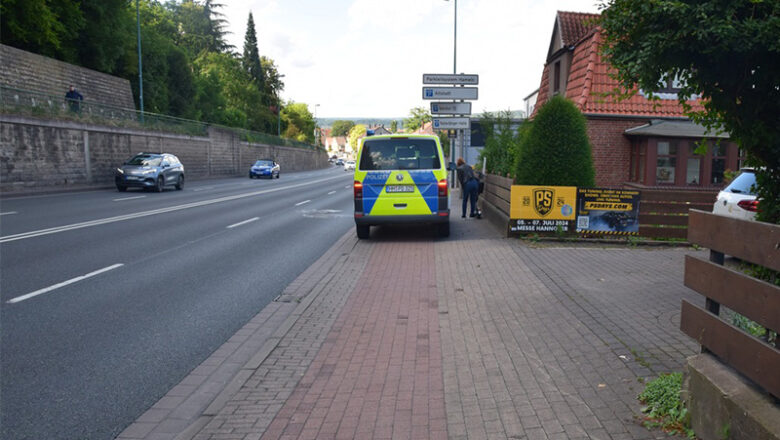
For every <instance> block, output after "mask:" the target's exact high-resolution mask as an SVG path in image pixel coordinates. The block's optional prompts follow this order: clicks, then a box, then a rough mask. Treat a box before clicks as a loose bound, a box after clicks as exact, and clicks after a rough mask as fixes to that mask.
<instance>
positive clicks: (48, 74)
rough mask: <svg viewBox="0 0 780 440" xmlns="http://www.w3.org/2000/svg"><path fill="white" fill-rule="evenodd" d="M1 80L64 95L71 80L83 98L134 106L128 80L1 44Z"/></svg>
mask: <svg viewBox="0 0 780 440" xmlns="http://www.w3.org/2000/svg"><path fill="white" fill-rule="evenodd" d="M0 84H2V85H5V86H8V87H13V88H15V89H23V90H32V91H37V92H40V93H46V94H49V95H54V96H61V97H62V98H63V99H65V93H66V92H67V91H68V87H70V85H71V84H73V85H74V86H76V90H78V91H79V92H81V94H82V95H84V101H85V102H94V103H98V104H104V105H112V106H114V107H120V108H129V109H134V108H135V104H134V102H133V91H132V89H131V88H130V81H128V80H126V79H122V78H119V77H116V76H112V75H108V74H105V73H101V72H98V71H95V70H91V69H86V68H84V67H79V66H75V65H73V64H68V63H65V62H62V61H58V60H55V59H53V58H48V57H45V56H42V55H37V54H34V53H32V52H27V51H24V50H20V49H16V48H14V47H11V46H5V45H2V44H0Z"/></svg>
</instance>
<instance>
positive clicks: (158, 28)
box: [0, 0, 314, 144]
mask: <svg viewBox="0 0 780 440" xmlns="http://www.w3.org/2000/svg"><path fill="white" fill-rule="evenodd" d="M135 6H136V3H135V2H129V1H127V0H58V1H55V2H52V1H49V0H4V1H3V2H2V3H0V37H1V38H2V41H3V44H7V45H10V46H13V47H16V48H19V49H23V50H26V51H30V52H33V53H37V54H41V55H45V56H48V57H52V58H56V59H59V60H62V61H65V62H68V63H72V64H76V65H79V66H83V67H86V68H89V69H93V70H97V71H99V72H103V73H108V74H111V75H115V76H118V77H121V78H126V79H128V80H129V81H130V84H131V86H132V89H133V95H134V98H135V99H136V106H137V107H140V105H139V102H138V94H139V78H138V53H137V50H138V46H137V34H136V30H137V27H136V7H135ZM224 6H225V5H224V4H222V3H219V2H217V1H214V0H183V1H172V0H168V1H157V0H140V1H139V13H140V23H141V26H140V29H141V47H142V65H143V82H144V84H143V89H144V111H145V112H152V113H157V114H161V115H169V116H175V117H178V118H185V119H189V120H195V121H199V122H207V123H212V124H220V125H226V126H229V127H235V128H242V129H247V130H254V131H258V132H261V133H267V134H273V135H276V134H277V131H281V133H282V135H283V136H285V137H287V138H289V139H293V140H296V141H300V142H307V143H309V144H313V143H314V134H313V133H314V130H313V129H312V128H313V124H314V119H313V118H312V117H311V114H310V113H309V111H308V109H306V110H305V111H302V110H301V109H300V106H302V105H303V106H305V105H304V104H296V103H294V102H289V103H284V102H282V101H281V99H280V98H279V94H280V92H281V91H282V90H283V89H284V83H283V82H282V80H281V78H282V76H283V75H281V74H280V73H279V71H278V69H277V66H276V64H275V62H274V60H273V59H271V58H269V57H266V56H262V55H260V53H261V50H259V49H262V29H261V33H260V36H261V38H258V33H257V30H256V28H255V22H254V19H253V17H252V15H251V14H250V15H249V16H248V17H247V27H246V33H245V37H244V45H243V47H242V48H235V47H233V46H231V45H230V44H228V43H227V41H226V34H227V30H226V27H227V20H226V19H225V16H224V14H223V13H222V12H221V10H222V8H223V7H224ZM258 46H259V47H258ZM75 85H76V88H77V89H78V88H83V87H84V86H83V85H80V84H75ZM63 93H64V91H63Z"/></svg>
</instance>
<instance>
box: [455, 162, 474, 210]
mask: <svg viewBox="0 0 780 440" xmlns="http://www.w3.org/2000/svg"><path fill="white" fill-rule="evenodd" d="M456 164H457V165H458V182H460V187H461V190H462V191H463V210H462V211H461V213H462V214H461V217H462V218H466V205H467V204H468V202H469V200H470V201H471V211H470V213H469V217H476V216H477V213H478V212H479V211H478V210H477V194H478V191H479V181H478V180H477V176H476V174H474V169H473V168H471V165H469V164H467V163H466V161H465V160H463V158H462V157H459V158H458V160H457V162H456Z"/></svg>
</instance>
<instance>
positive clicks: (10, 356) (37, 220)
mask: <svg viewBox="0 0 780 440" xmlns="http://www.w3.org/2000/svg"><path fill="white" fill-rule="evenodd" d="M351 184H352V173H345V172H344V171H343V169H342V168H341V167H338V168H329V169H326V170H318V171H310V172H300V173H284V172H283V173H282V174H281V178H280V179H273V180H249V179H247V178H229V179H220V180H208V181H200V182H189V183H188V184H187V185H186V186H185V188H184V190H183V191H176V190H174V189H169V190H166V191H165V192H163V193H150V192H142V191H132V190H130V191H128V192H125V193H119V192H116V191H111V190H105V191H90V192H83V193H70V194H59V195H50V196H37V197H26V198H8V199H3V200H1V201H0V275H2V277H1V278H0V300H1V301H2V302H1V304H2V305H0V368H2V370H0V386H1V387H2V388H1V389H0V438H3V439H7V440H16V439H36V440H37V439H50V440H51V439H82V438H85V439H90V440H92V439H112V438H113V437H114V436H116V435H117V434H118V433H119V432H121V430H122V429H123V428H124V427H126V426H127V425H129V424H130V423H132V422H133V421H134V420H135V419H136V417H138V416H139V415H140V414H142V413H143V411H144V410H146V409H147V408H148V407H150V406H151V405H152V404H154V403H155V402H156V401H157V400H158V399H159V398H160V397H161V396H163V395H164V394H165V393H166V392H167V391H168V390H169V389H170V388H171V387H173V386H174V385H176V384H177V383H178V382H179V381H180V380H181V379H182V378H183V377H185V376H186V375H187V373H189V371H191V370H192V369H193V368H194V367H196V366H197V365H198V364H199V363H200V362H202V361H203V360H204V359H205V358H206V357H208V355H209V354H211V353H212V352H213V351H214V350H215V349H216V348H218V347H219V346H220V345H221V344H222V343H224V342H225V341H226V340H227V339H229V338H230V336H232V335H233V334H234V333H235V332H236V331H237V330H238V329H239V328H241V327H242V325H243V324H245V323H246V322H247V321H248V320H249V319H250V318H251V317H252V316H254V315H255V314H256V313H257V312H259V311H260V310H261V309H262V308H263V307H264V306H265V305H267V304H268V303H269V302H270V301H272V300H273V299H274V298H275V297H276V296H277V295H278V294H279V293H281V291H282V290H283V289H284V287H285V286H286V285H287V284H289V283H290V282H291V281H292V280H294V279H295V278H296V277H297V276H298V275H299V274H300V273H301V272H303V270H305V269H306V267H308V266H309V265H310V264H311V263H312V262H314V261H315V260H316V259H317V258H318V257H319V256H320V255H322V254H323V253H324V252H325V251H326V250H327V249H328V248H329V247H330V246H331V245H332V244H333V242H335V240H336V239H338V238H339V237H340V236H341V235H343V234H344V232H346V231H347V230H348V229H350V228H353V227H354V222H353V220H352V189H351V188H352V186H351Z"/></svg>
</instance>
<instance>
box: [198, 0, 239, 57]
mask: <svg viewBox="0 0 780 440" xmlns="http://www.w3.org/2000/svg"><path fill="white" fill-rule="evenodd" d="M224 7H225V5H224V4H222V3H215V2H214V1H213V0H204V1H203V16H204V17H206V23H207V29H206V35H208V36H209V39H208V44H209V46H208V50H210V51H212V52H227V51H230V50H231V49H233V48H234V47H233V46H232V45H230V44H228V43H227V42H226V41H225V36H226V35H227V34H228V31H226V30H225V27H226V26H227V23H228V22H227V20H226V19H225V14H223V13H221V12H219V11H218V9H221V8H224Z"/></svg>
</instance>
